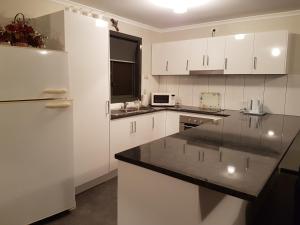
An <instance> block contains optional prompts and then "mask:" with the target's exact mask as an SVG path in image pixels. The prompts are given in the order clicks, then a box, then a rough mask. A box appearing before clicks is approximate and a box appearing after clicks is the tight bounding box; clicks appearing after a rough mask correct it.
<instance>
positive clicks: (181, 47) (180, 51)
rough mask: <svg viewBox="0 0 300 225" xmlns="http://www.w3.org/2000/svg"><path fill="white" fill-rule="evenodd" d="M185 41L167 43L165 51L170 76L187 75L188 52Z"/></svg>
mask: <svg viewBox="0 0 300 225" xmlns="http://www.w3.org/2000/svg"><path fill="white" fill-rule="evenodd" d="M187 43H188V42H187V41H176V42H170V43H168V47H167V50H166V54H167V62H168V64H169V65H168V73H169V74H170V75H189V56H188V55H189V52H188V51H187Z"/></svg>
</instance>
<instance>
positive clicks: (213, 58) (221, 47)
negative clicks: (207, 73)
mask: <svg viewBox="0 0 300 225" xmlns="http://www.w3.org/2000/svg"><path fill="white" fill-rule="evenodd" d="M225 43H226V41H225V37H214V38H208V39H207V58H206V68H207V69H208V70H223V69H224V59H225Z"/></svg>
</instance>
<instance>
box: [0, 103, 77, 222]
mask: <svg viewBox="0 0 300 225" xmlns="http://www.w3.org/2000/svg"><path fill="white" fill-rule="evenodd" d="M52 103H53V102H52V101H26V102H25V101H24V102H10V103H0V115H1V117H0V127H1V131H0V177H1V185H0V199H1V201H0V221H1V224H31V223H33V222H36V221H38V220H40V219H43V218H46V217H49V215H54V214H57V213H60V212H62V211H65V210H68V209H71V208H73V207H75V191H74V183H73V142H72V139H73V137H72V136H73V135H72V123H73V121H72V107H71V106H70V107H66V108H47V107H46V106H47V105H50V104H52Z"/></svg>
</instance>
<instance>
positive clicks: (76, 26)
mask: <svg viewBox="0 0 300 225" xmlns="http://www.w3.org/2000/svg"><path fill="white" fill-rule="evenodd" d="M96 21H97V20H96V19H94V18H91V17H88V16H82V15H79V14H75V13H71V12H66V14H65V29H66V30H65V39H66V40H65V41H66V51H67V52H68V53H69V70H70V86H71V94H72V97H73V98H74V157H75V168H74V170H75V184H76V186H79V185H82V184H84V183H87V182H89V181H92V180H94V179H96V178H98V177H100V176H102V175H104V174H106V173H108V172H109V123H110V118H109V112H107V101H109V94H110V91H109V87H110V84H109V57H108V51H109V31H108V28H107V27H97V26H96ZM83 46H84V47H83ZM83 56H84V57H83Z"/></svg>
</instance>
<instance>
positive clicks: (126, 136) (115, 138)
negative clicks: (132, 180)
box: [110, 111, 166, 171]
mask: <svg viewBox="0 0 300 225" xmlns="http://www.w3.org/2000/svg"><path fill="white" fill-rule="evenodd" d="M165 123H166V112H165V111H163V112H156V113H151V114H144V115H138V116H132V117H128V118H122V119H116V120H112V121H111V125H110V170H111V171H112V170H115V169H117V167H118V164H117V160H116V159H115V154H117V153H119V152H122V151H125V150H128V149H130V148H134V147H136V146H140V145H143V144H146V143H148V142H151V141H153V140H157V139H160V138H163V137H165Z"/></svg>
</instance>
